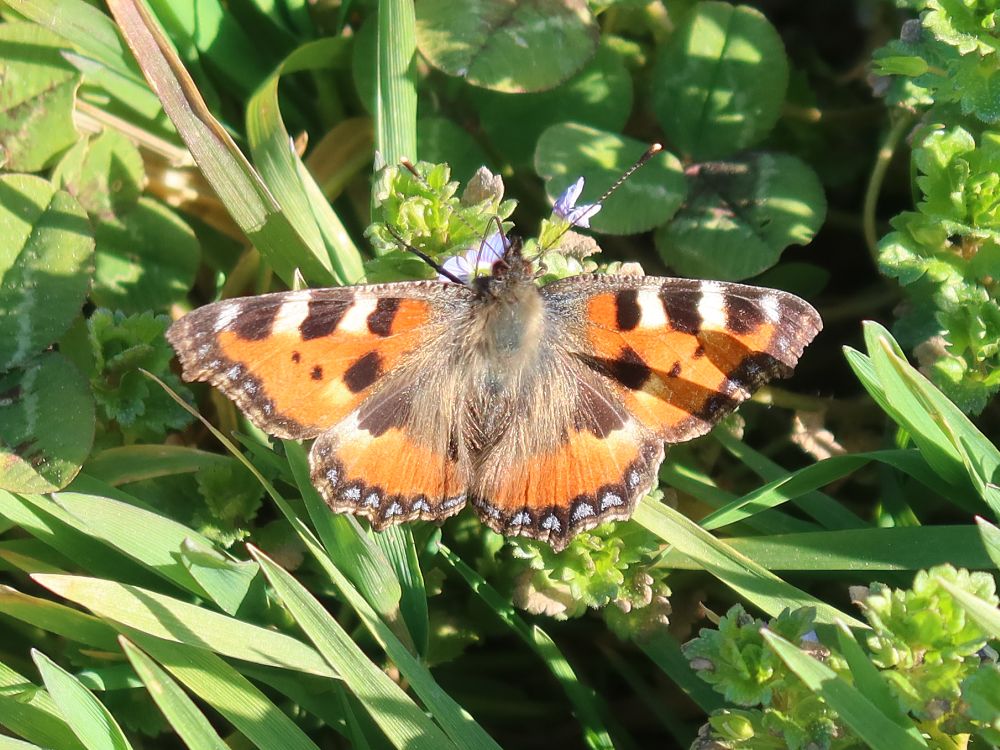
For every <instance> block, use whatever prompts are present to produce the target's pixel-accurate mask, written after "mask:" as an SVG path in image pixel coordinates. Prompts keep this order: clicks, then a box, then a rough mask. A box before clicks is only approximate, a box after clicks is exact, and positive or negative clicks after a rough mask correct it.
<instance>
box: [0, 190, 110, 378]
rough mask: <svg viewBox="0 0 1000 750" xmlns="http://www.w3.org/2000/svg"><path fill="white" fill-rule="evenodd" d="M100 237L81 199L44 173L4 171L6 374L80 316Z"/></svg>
mask: <svg viewBox="0 0 1000 750" xmlns="http://www.w3.org/2000/svg"><path fill="white" fill-rule="evenodd" d="M93 256H94V238H93V236H92V235H91V229H90V222H89V221H88V220H87V214H86V213H85V212H84V210H83V208H81V207H80V204H79V203H77V202H76V201H75V200H74V199H73V197H72V196H71V195H70V194H69V193H66V192H64V191H62V190H56V188H55V187H54V186H53V185H52V184H51V183H50V182H48V181H46V180H43V179H42V178H41V177H35V176H34V175H24V174H9V175H3V176H0V372H2V371H4V370H8V369H10V368H12V367H17V366H18V365H21V364H23V363H24V362H26V361H27V360H28V359H30V358H31V357H33V356H34V355H36V354H37V353H38V352H40V351H41V350H42V349H44V348H45V347H47V346H48V345H49V344H51V343H52V342H53V341H55V340H56V339H57V338H59V336H61V335H62V334H63V333H64V332H65V331H66V329H68V328H69V326H70V324H71V323H72V322H73V319H74V318H75V317H76V316H77V315H79V314H80V308H81V307H82V306H83V302H84V299H85V298H86V296H87V290H88V289H89V288H90V279H91V275H92V273H93Z"/></svg>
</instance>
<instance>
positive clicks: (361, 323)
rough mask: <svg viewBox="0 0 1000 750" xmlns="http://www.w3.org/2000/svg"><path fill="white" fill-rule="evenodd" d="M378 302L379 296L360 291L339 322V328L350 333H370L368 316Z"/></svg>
mask: <svg viewBox="0 0 1000 750" xmlns="http://www.w3.org/2000/svg"><path fill="white" fill-rule="evenodd" d="M377 304H378V298H376V297H373V296H372V295H370V294H360V293H359V294H358V295H357V296H355V298H354V302H353V303H352V304H351V306H350V307H349V308H347V312H346V313H344V317H343V318H342V319H341V321H340V323H338V324H337V330H338V331H346V332H349V333H368V316H369V315H371V314H372V313H373V312H375V306H376V305H377Z"/></svg>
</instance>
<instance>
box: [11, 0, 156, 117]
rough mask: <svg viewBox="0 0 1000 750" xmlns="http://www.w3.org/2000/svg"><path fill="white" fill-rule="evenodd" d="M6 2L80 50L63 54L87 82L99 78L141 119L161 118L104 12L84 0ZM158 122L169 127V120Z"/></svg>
mask: <svg viewBox="0 0 1000 750" xmlns="http://www.w3.org/2000/svg"><path fill="white" fill-rule="evenodd" d="M6 4H7V5H10V6H11V7H13V8H14V9H15V10H16V11H17V12H18V13H20V14H22V15H24V16H25V17H26V18H30V19H31V20H32V21H34V22H35V23H37V24H38V25H39V26H42V27H44V28H46V29H48V30H49V31H51V32H53V33H55V34H57V35H58V36H59V37H61V38H62V40H63V42H62V43H63V45H72V47H73V49H75V50H77V52H80V53H82V55H80V54H76V53H72V52H68V51H67V52H64V53H63V57H64V58H65V59H66V60H68V61H69V62H71V63H73V65H75V66H76V67H77V69H79V70H81V72H84V73H85V75H86V76H87V79H88V82H95V81H98V80H99V81H100V82H101V83H102V85H104V87H105V90H106V91H107V92H108V93H109V94H111V95H112V96H113V97H115V98H116V99H118V100H119V101H120V102H121V103H122V104H124V105H125V106H126V107H128V108H129V109H131V110H133V111H134V112H137V113H138V114H139V115H140V116H142V117H143V118H145V119H147V120H154V119H157V117H158V116H159V117H160V119H161V120H162V112H163V110H162V108H161V107H160V102H159V100H158V99H157V98H156V95H155V94H154V93H153V92H152V91H150V89H149V86H147V85H146V82H145V81H144V80H143V78H142V74H141V73H140V72H139V69H138V67H137V66H136V64H135V59H134V58H133V57H132V55H131V54H130V53H129V52H128V48H127V47H126V46H125V44H124V42H123V41H122V39H121V35H120V34H119V33H118V29H117V27H116V26H115V24H114V21H112V20H111V19H110V18H109V17H108V16H107V14H105V13H103V12H102V11H101V10H100V9H98V8H96V7H94V6H92V5H90V4H88V3H87V2H85V0H8V2H7V3H6ZM158 124H159V125H161V126H164V125H165V126H166V127H168V128H169V123H163V122H159V123H158Z"/></svg>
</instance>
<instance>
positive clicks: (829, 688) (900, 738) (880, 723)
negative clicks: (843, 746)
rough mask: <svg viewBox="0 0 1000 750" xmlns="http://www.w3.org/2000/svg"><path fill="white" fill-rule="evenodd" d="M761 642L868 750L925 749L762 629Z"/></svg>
mask: <svg viewBox="0 0 1000 750" xmlns="http://www.w3.org/2000/svg"><path fill="white" fill-rule="evenodd" d="M761 632H762V634H763V636H764V640H765V641H767V644H768V645H769V646H770V647H771V648H772V649H774V652H775V653H776V654H778V656H779V657H781V660H782V661H784V662H785V664H787V665H788V668H789V669H791V670H792V671H793V672H795V674H797V675H798V676H799V677H800V678H802V681H803V682H805V683H806V685H807V686H808V687H809V689H810V690H812V691H813V692H814V693H815V694H816V695H818V696H820V697H822V698H823V700H825V701H826V702H827V703H828V704H829V705H830V707H831V708H833V709H834V710H835V711H836V712H837V713H838V714H839V715H840V718H841V719H843V721H844V723H845V724H847V726H849V727H850V728H851V729H852V730H853V731H854V732H855V734H857V735H858V736H859V737H860V738H861V739H862V740H863V741H864V742H865V744H866V745H867V746H868V747H870V748H872V750H919V749H920V748H926V747H927V745H926V744H925V743H924V742H922V741H920V740H918V739H917V738H915V737H914V736H913V735H912V734H911V733H909V732H907V731H906V730H905V729H903V728H902V727H901V726H899V725H898V724H896V723H895V722H894V721H892V719H890V718H888V717H887V716H886V715H885V714H884V713H882V711H880V710H879V708H878V706H876V705H875V704H873V703H872V702H871V701H870V700H868V698H866V697H865V696H864V695H862V694H861V692H860V691H859V690H858V689H857V688H855V687H854V686H852V685H850V684H848V683H847V682H846V681H845V680H843V679H842V678H840V677H838V676H837V674H836V673H835V672H834V671H833V670H832V669H830V668H829V667H828V666H826V665H825V664H823V663H821V662H819V661H818V660H816V659H814V658H813V657H811V656H809V655H807V654H805V653H803V652H802V651H801V650H800V649H798V648H796V647H795V646H794V645H793V644H791V643H789V642H788V641H786V640H785V639H784V638H782V637H780V636H778V635H775V634H774V633H772V632H771V631H769V630H767V629H764V630H762V631H761Z"/></svg>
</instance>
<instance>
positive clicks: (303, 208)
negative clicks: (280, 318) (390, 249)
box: [247, 37, 364, 284]
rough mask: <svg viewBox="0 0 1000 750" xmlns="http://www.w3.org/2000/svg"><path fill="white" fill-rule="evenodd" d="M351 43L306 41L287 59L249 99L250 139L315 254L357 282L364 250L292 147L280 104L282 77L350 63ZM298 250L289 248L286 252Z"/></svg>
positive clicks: (344, 280) (341, 277)
mask: <svg viewBox="0 0 1000 750" xmlns="http://www.w3.org/2000/svg"><path fill="white" fill-rule="evenodd" d="M347 42H348V40H347V39H344V38H340V37H330V38H327V39H318V40H316V41H314V42H309V43H307V44H304V45H302V46H301V47H299V48H298V49H296V50H295V51H294V52H292V54H290V55H289V56H288V57H287V58H285V60H284V61H283V62H282V63H281V65H280V66H279V67H278V69H277V70H275V71H274V72H273V73H272V74H271V75H270V76H268V78H267V79H266V80H265V81H264V83H263V84H262V85H261V86H260V87H259V88H258V89H257V91H256V92H255V93H254V95H253V96H252V97H251V98H250V101H249V102H248V103H247V137H248V139H249V142H250V150H251V153H252V155H253V160H254V164H256V166H257V168H258V169H259V170H260V175H261V178H262V179H263V180H264V182H265V183H266V184H267V185H268V187H270V188H271V191H272V192H273V193H274V196H275V198H277V200H278V202H279V203H280V204H281V206H282V208H283V209H284V211H285V214H286V215H287V216H288V218H289V219H290V220H291V222H292V224H293V225H294V226H295V227H296V228H297V229H298V231H299V233H300V234H301V235H302V239H303V240H304V241H305V242H306V243H307V244H308V245H309V247H310V248H311V250H312V252H313V254H314V255H322V254H325V255H326V256H327V257H328V258H329V259H330V265H331V266H332V268H333V271H334V275H335V277H336V280H337V283H339V284H354V283H357V282H358V281H359V280H361V278H362V277H363V276H364V268H363V267H362V265H361V254H360V253H359V252H358V248H357V247H356V246H355V245H354V242H353V241H352V240H351V237H350V235H349V234H348V233H347V230H346V229H345V228H344V225H343V224H342V223H341V221H340V219H339V218H338V217H337V214H336V213H334V211H333V209H332V208H331V207H330V204H329V203H328V202H327V201H326V199H325V198H324V197H323V194H322V191H321V190H320V188H319V187H318V186H317V185H316V184H315V180H313V178H312V176H311V175H310V174H309V172H308V171H307V170H306V168H305V165H304V164H303V163H302V160H301V159H299V157H298V154H296V153H295V152H294V151H293V150H292V149H290V148H289V147H288V144H289V142H290V140H291V138H290V136H289V134H288V131H287V130H286V129H285V124H284V122H283V121H282V119H281V112H280V110H279V107H278V81H279V80H280V78H281V76H282V75H285V74H290V73H296V72H299V71H303V70H324V69H328V68H342V67H344V66H346V65H347V64H348V63H349V61H350V55H349V50H350V47H349V45H348V44H347ZM295 250H296V248H294V247H292V248H288V252H293V251H295ZM298 260H299V259H298V258H289V259H288V263H289V264H290V265H293V266H294V265H301V264H300V263H299V262H298ZM307 280H311V279H307Z"/></svg>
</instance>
